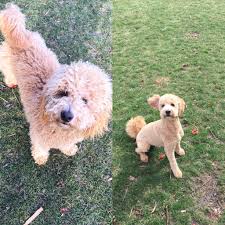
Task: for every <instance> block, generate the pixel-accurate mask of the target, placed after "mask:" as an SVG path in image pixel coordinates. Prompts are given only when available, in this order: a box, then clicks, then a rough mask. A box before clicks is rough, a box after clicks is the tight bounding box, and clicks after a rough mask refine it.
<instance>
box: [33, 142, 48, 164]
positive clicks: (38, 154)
mask: <svg viewBox="0 0 225 225" xmlns="http://www.w3.org/2000/svg"><path fill="white" fill-rule="evenodd" d="M31 154H32V156H33V158H34V161H35V163H36V164H38V165H39V166H41V165H44V164H45V163H46V162H47V161H48V156H49V149H48V148H43V147H42V146H40V145H38V144H33V145H32V147H31Z"/></svg>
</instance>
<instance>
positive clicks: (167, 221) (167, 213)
mask: <svg viewBox="0 0 225 225" xmlns="http://www.w3.org/2000/svg"><path fill="white" fill-rule="evenodd" d="M166 225H170V216H169V212H168V206H166Z"/></svg>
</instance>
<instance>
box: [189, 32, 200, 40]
mask: <svg viewBox="0 0 225 225" xmlns="http://www.w3.org/2000/svg"><path fill="white" fill-rule="evenodd" d="M199 36H200V33H198V32H188V33H186V37H187V38H190V39H198V38H199Z"/></svg>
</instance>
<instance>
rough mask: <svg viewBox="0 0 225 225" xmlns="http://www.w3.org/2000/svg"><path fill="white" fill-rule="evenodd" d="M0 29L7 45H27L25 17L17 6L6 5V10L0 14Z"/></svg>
mask: <svg viewBox="0 0 225 225" xmlns="http://www.w3.org/2000/svg"><path fill="white" fill-rule="evenodd" d="M0 29H1V32H2V34H3V36H4V38H5V40H6V42H7V43H8V44H9V45H11V46H15V47H19V46H21V47H22V46H23V45H26V44H27V42H28V38H27V30H26V27H25V16H24V15H23V14H22V13H21V11H20V8H19V7H18V6H16V5H14V4H12V3H8V4H6V8H5V9H4V10H2V11H1V12H0Z"/></svg>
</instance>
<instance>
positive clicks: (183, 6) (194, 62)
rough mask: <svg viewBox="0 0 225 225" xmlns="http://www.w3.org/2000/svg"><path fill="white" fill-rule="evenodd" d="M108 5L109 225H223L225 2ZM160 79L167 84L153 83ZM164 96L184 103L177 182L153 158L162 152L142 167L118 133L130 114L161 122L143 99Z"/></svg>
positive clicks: (146, 0) (154, 0)
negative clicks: (110, 96)
mask: <svg viewBox="0 0 225 225" xmlns="http://www.w3.org/2000/svg"><path fill="white" fill-rule="evenodd" d="M113 3H114V5H113V6H114V7H113V59H112V60H113V76H114V80H113V90H114V100H113V102H114V108H113V208H114V215H115V224H120V225H122V224H126V225H129V224H134V225H137V224H140V225H144V224H154V225H156V224H159V225H161V224H166V221H167V224H178V225H179V224H180V225H186V224H194V223H195V224H199V225H200V224H201V225H203V224H204V225H206V224H208V225H216V224H221V225H222V224H225V214H224V209H225V202H224V196H225V175H224V171H225V148H224V146H225V122H224V121H225V95H224V86H225V29H224V25H225V2H223V1H219V0H214V1H212V0H204V1H203V0H199V1H194V0H189V1H185V0H179V1H174V0H172V1H171V0H165V1H158V0H143V1H136V0H124V1H119V0H114V1H113ZM162 77H164V78H166V79H167V80H169V81H167V82H164V83H162V82H157V81H158V79H160V78H162ZM164 93H174V94H177V95H178V96H180V97H182V98H183V99H184V100H185V101H186V103H187V109H186V111H185V114H184V118H183V119H182V120H181V122H182V125H183V127H184V132H185V136H184V138H183V139H182V146H183V148H184V149H185V150H186V155H185V156H184V157H178V159H177V161H178V164H179V166H180V168H181V170H182V171H183V179H180V180H178V179H175V178H174V177H173V176H172V175H171V171H170V167H169V163H168V160H167V159H166V158H165V159H164V160H161V161H160V160H159V159H158V156H159V153H160V152H163V148H154V149H152V150H151V151H150V153H149V155H150V162H149V163H147V164H142V163H141V162H140V160H139V158H138V156H137V155H136V153H135V152H134V149H135V142H134V141H133V140H131V139H130V138H129V137H127V135H126V133H125V131H124V127H125V124H126V121H127V120H129V118H130V117H132V116H135V115H142V116H144V117H145V118H146V120H147V122H150V121H154V120H157V119H159V112H157V111H156V110H154V109H151V108H150V107H149V106H148V105H147V102H146V99H147V97H149V96H151V95H153V94H161V95H163V94H164ZM195 127H197V128H198V129H199V134H198V135H195V136H194V135H192V133H191V131H192V129H193V128H195ZM130 176H133V177H134V178H133V179H129V177H130ZM131 178H132V177H131ZM132 180H133V181H132ZM154 206H156V207H155V209H154ZM153 209H154V210H153ZM216 210H218V211H219V212H221V213H219V214H220V215H218V211H217V212H216Z"/></svg>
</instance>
